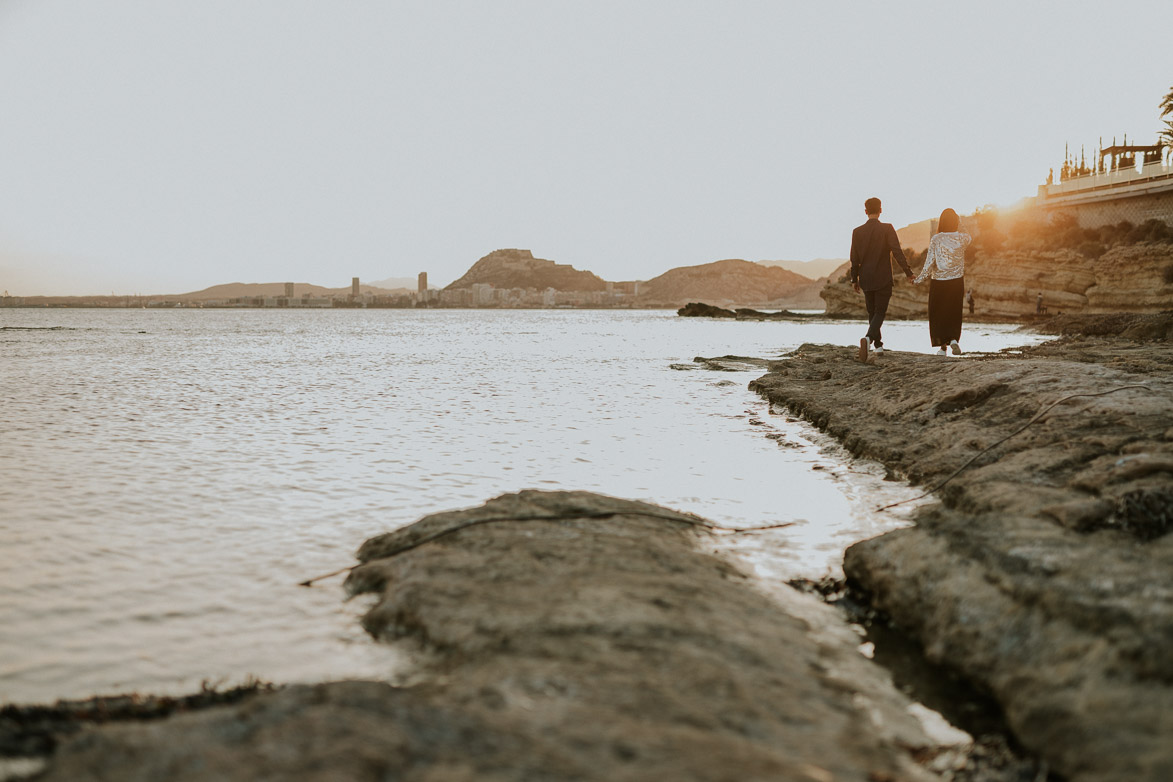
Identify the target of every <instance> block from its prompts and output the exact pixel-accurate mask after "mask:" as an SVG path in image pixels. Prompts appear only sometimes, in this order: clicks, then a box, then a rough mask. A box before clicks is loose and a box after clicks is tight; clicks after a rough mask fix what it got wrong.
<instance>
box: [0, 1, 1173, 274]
mask: <svg viewBox="0 0 1173 782" xmlns="http://www.w3.org/2000/svg"><path fill="white" fill-rule="evenodd" d="M1116 8H1118V9H1120V10H1112V9H1113V7H1112V6H1110V5H1105V4H1104V3H1102V2H1094V3H1093V2H1024V0H1014V1H1012V2H1002V1H1001V0H996V1H994V2H974V3H968V4H964V5H959V4H952V3H941V2H932V3H929V2H915V3H914V2H889V3H878V2H876V3H867V4H864V3H844V2H810V0H805V1H804V2H782V1H781V0H774V1H772V2H737V1H736V0H726V1H725V2H692V1H690V0H671V1H664V2H660V1H656V2H650V1H649V2H640V1H639V0H623V1H622V2H609V1H607V0H590V1H589V2H572V1H570V0H565V1H563V0H535V1H534V2H518V1H516V0H498V1H497V2H471V1H468V2H450V1H445V0H426V2H406V1H392V0H387V1H386V2H376V1H375V0H368V1H366V2H360V1H359V0H320V1H318V2H307V1H298V0H199V2H184V1H182V0H167V1H166V2H159V0H138V1H136V2H131V1H129V0H103V2H94V1H93V0H0V290H8V291H9V292H10V293H12V294H13V295H38V294H108V293H111V292H116V293H119V294H127V293H143V294H154V293H180V292H186V291H193V290H198V289H201V288H204V287H207V286H209V285H214V284H218V283H224V282H283V281H295V282H310V283H315V284H320V285H328V286H343V285H348V284H349V282H350V278H351V277H353V276H358V277H361V278H362V279H364V280H369V281H373V280H378V279H382V278H385V277H393V276H394V277H406V276H414V275H415V274H416V273H417V272H419V271H427V272H428V273H429V278H430V280H431V281H432V282H433V283H439V284H446V283H448V282H450V281H452V280H453V279H455V278H456V277H458V276H460V275H461V274H463V273H464V271H465V270H466V269H467V268H468V267H469V266H471V265H472V264H473V263H474V262H475V261H476V260H477V259H478V258H480V257H481V256H483V255H485V254H487V253H489V252H491V251H492V250H494V249H498V248H505V247H518V248H525V249H530V250H532V251H533V253H534V255H536V256H538V257H540V258H549V259H551V260H556V261H558V262H561V263H570V264H573V265H574V266H576V267H577V268H580V269H583V268H585V269H589V270H591V271H593V272H595V273H596V274H599V275H600V276H602V277H604V278H606V279H609V280H627V279H649V278H651V277H654V276H656V275H658V274H660V273H662V272H664V271H666V270H668V269H670V268H672V267H676V266H687V265H693V264H699V263H707V262H710V261H715V260H719V259H723V258H745V259H748V260H761V259H795V260H808V259H811V258H817V257H844V256H845V255H846V254H847V250H848V245H849V240H850V233H851V229H852V228H853V227H854V226H855V225H857V224H859V223H860V222H862V221H863V201H864V199H865V198H867V197H868V196H872V195H877V196H879V197H880V198H882V199H883V201H884V219H885V220H887V221H889V222H892V223H894V224H896V225H897V226H901V225H905V224H908V223H911V222H916V221H918V220H922V219H925V218H928V217H933V216H936V215H937V214H938V213H940V211H941V210H942V209H943V208H945V207H953V208H955V209H957V210H958V211H962V212H968V211H971V210H973V209H974V208H976V207H978V206H981V205H983V204H988V203H993V204H1010V203H1013V202H1015V201H1017V200H1018V199H1020V198H1022V197H1024V196H1031V195H1034V194H1035V191H1036V189H1037V186H1038V185H1039V184H1041V183H1042V182H1043V181H1044V179H1045V178H1046V175H1047V169H1048V168H1050V167H1055V168H1056V169H1058V167H1059V166H1060V165H1061V164H1062V157H1063V148H1064V144H1065V143H1068V142H1070V143H1071V144H1072V145H1073V147H1074V149H1075V150H1077V151H1078V149H1079V146H1080V145H1081V144H1083V145H1086V146H1087V151H1088V153H1089V155H1090V154H1091V153H1093V152H1094V149H1095V146H1096V144H1097V142H1098V139H1099V137H1100V136H1103V137H1104V140H1105V143H1109V142H1110V140H1111V138H1112V136H1114V135H1115V136H1117V137H1118V139H1119V140H1123V135H1124V134H1125V133H1127V134H1128V136H1129V139H1130V140H1131V139H1133V138H1136V139H1138V140H1140V141H1143V142H1145V143H1152V140H1153V139H1154V138H1155V135H1156V133H1157V131H1158V130H1159V128H1160V122H1159V121H1158V108H1157V106H1158V104H1159V102H1160V100H1161V98H1162V96H1164V95H1165V93H1166V92H1168V91H1169V89H1170V87H1171V86H1173V44H1171V41H1173V3H1171V2H1169V0H1151V1H1146V0H1141V1H1140V2H1133V3H1130V4H1128V5H1127V6H1124V7H1120V6H1117V7H1116Z"/></svg>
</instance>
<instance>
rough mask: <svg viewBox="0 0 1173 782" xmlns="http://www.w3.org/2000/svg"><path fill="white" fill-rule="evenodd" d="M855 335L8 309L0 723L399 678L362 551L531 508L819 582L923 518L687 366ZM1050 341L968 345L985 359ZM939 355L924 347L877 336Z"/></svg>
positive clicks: (570, 316)
mask: <svg viewBox="0 0 1173 782" xmlns="http://www.w3.org/2000/svg"><path fill="white" fill-rule="evenodd" d="M862 331H863V327H862V326H861V325H860V324H859V323H852V322H841V321H840V322H814V323H803V324H794V323H757V322H753V323H750V322H724V321H714V320H700V319H684V318H678V317H676V316H675V315H674V314H673V313H670V312H662V311H657V312H622V311H548V310H536V311H491V310H486V311H478V310H441V311H419V312H417V311H405V310H365V311H364V310H340V311H318V312H313V311H263V310H241V311H229V310H175V311H155V310H116V311H102V310H0V400H2V403H3V417H2V419H0V424H2V426H0V547H2V551H3V554H4V557H3V559H4V563H3V566H2V570H0V702H9V701H11V702H38V701H51V700H54V699H56V698H59V697H81V696H85V695H90V694H94V693H112V692H124V691H130V690H138V691H149V692H182V691H187V690H191V689H194V688H198V687H199V685H200V683H201V682H202V681H211V682H226V683H237V682H240V681H242V680H243V679H245V678H246V677H247V676H250V675H253V676H257V677H260V678H263V679H268V680H273V681H281V682H286V681H314V680H321V679H326V678H345V677H368V676H371V677H377V676H388V675H391V674H393V672H394V669H395V666H396V664H397V660H396V656H395V652H394V651H393V650H391V649H389V648H387V647H386V646H383V645H379V644H376V643H374V642H372V641H371V640H370V639H369V638H368V637H367V636H366V635H365V634H364V633H363V631H362V630H361V628H360V627H359V625H358V621H357V619H358V617H359V616H360V615H361V613H362V612H363V610H365V605H360V604H359V603H358V602H357V601H356V602H352V603H344V602H342V592H341V589H340V588H339V584H340V581H341V579H340V578H336V579H333V580H329V581H326V582H323V584H322V586H319V587H316V588H313V589H306V588H302V587H298V586H296V584H297V582H299V581H302V580H304V579H306V578H308V577H310V576H315V575H319V574H321V573H325V572H328V571H331V570H334V569H337V568H339V567H343V566H347V565H350V564H353V553H354V551H355V549H356V548H357V547H358V545H359V544H360V543H362V541H363V540H365V539H366V538H368V537H370V536H372V535H375V534H378V533H380V532H384V531H386V530H388V529H391V528H394V527H397V526H401V525H403V524H407V523H410V522H411V521H414V520H415V519H417V518H419V517H420V516H422V515H424V514H427V513H432V512H436V511H441V510H449V509H453V508H457V507H463V506H470V505H477V504H480V503H481V502H483V501H485V500H486V499H489V498H490V497H493V496H496V495H498V494H501V493H504V492H509V491H516V490H520V489H524V488H537V489H586V490H593V491H599V492H603V493H605V494H611V495H615V496H619V497H627V498H633V499H641V500H647V501H651V502H656V503H661V504H664V505H668V506H671V507H674V508H678V509H682V510H687V511H693V512H696V513H699V514H701V515H704V516H706V517H708V518H709V519H712V520H714V521H716V522H718V523H720V524H725V525H730V526H746V527H749V526H756V525H763V524H773V523H778V522H783V521H795V522H797V524H796V525H795V526H793V527H791V528H788V529H785V530H781V531H777V532H771V533H759V534H754V535H746V536H739V537H738V539H737V542H736V547H737V548H738V549H740V550H741V551H742V552H743V553H745V554H747V555H748V556H749V558H750V561H751V562H752V563H753V566H754V567H756V568H758V569H759V570H761V571H763V572H768V573H770V574H771V575H773V576H778V575H781V576H796V575H805V576H811V577H818V576H820V575H823V574H824V573H826V572H828V571H831V572H834V571H836V570H837V569H838V567H839V563H840V561H841V557H842V552H843V549H844V548H845V547H846V546H848V545H850V544H851V543H853V542H855V541H856V540H859V539H861V538H866V537H870V536H872V535H874V534H877V533H879V532H881V531H883V530H885V529H889V528H891V527H893V526H897V525H899V524H901V523H902V521H901V518H900V516H899V515H888V514H885V515H883V516H876V515H875V514H873V513H872V512H871V510H872V508H874V507H875V505H876V504H878V503H879V501H880V500H881V499H884V500H889V501H891V499H892V498H901V497H902V496H911V495H912V494H913V493H914V492H911V491H910V490H908V489H907V488H906V487H903V486H901V485H899V484H895V483H892V482H883V481H882V480H881V479H880V477H878V476H882V474H883V471H882V470H879V469H877V468H876V466H875V465H868V464H860V463H854V462H851V461H849V460H848V459H847V458H846V457H845V456H844V455H843V454H842V453H841V452H839V451H838V449H836V448H835V447H834V446H832V445H830V444H829V443H828V442H827V441H826V440H825V438H822V437H821V436H820V435H818V434H817V433H815V432H814V431H813V430H812V429H810V428H809V427H807V426H806V425H804V424H802V423H800V422H796V421H788V420H787V417H786V416H785V415H781V414H777V413H776V412H775V413H772V412H771V411H770V410H769V409H768V406H767V405H766V404H765V403H764V402H763V401H762V400H761V399H759V398H758V397H757V396H756V395H754V394H752V393H750V392H749V391H747V390H746V384H747V383H748V382H749V381H750V380H752V379H753V378H755V377H757V376H758V375H760V374H761V370H758V369H749V370H747V371H746V372H741V373H723V372H709V371H679V370H673V369H672V368H671V365H672V364H681V363H684V364H688V363H691V360H692V358H693V357H694V356H698V355H702V356H719V355H725V354H737V355H744V356H760V357H776V356H778V355H779V354H780V353H782V352H784V351H786V350H789V349H792V348H794V347H797V346H798V345H800V344H802V343H803V342H832V343H838V344H843V345H845V346H848V347H845V349H847V350H850V349H851V348H850V346H851V345H853V344H857V343H858V339H859V337H860V336H861V334H862ZM1034 339H1035V338H1033V337H1031V336H1029V335H1024V334H1020V333H1017V332H1015V331H1014V330H1013V329H1012V327H1000V326H982V327H975V328H972V329H967V332H966V335H965V339H964V341H965V342H966V347H967V348H968V349H970V350H996V349H999V348H1002V347H1006V346H1009V345H1015V344H1023V343H1026V342H1030V341H1034ZM885 342H886V344H887V346H888V347H890V348H893V349H896V350H902V349H905V350H920V351H924V352H928V351H929V347H928V344H927V343H928V332H927V327H926V325H925V324H924V323H893V324H890V325H887V326H885Z"/></svg>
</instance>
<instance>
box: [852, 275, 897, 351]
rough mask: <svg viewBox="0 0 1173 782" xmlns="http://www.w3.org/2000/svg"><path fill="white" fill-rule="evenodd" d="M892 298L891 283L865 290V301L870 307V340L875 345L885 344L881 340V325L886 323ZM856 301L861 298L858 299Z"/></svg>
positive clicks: (881, 345)
mask: <svg viewBox="0 0 1173 782" xmlns="http://www.w3.org/2000/svg"><path fill="white" fill-rule="evenodd" d="M891 298H892V286H891V285H888V286H885V287H883V288H877V289H876V290H874V291H864V292H863V301H864V304H866V305H867V308H868V340H870V341H871V343H872V345H874V346H875V347H883V345H884V343H883V342H882V341H881V340H880V326H883V325H884V316H885V315H887V314H888V301H889V300H890V299H891ZM856 301H859V300H858V299H856ZM856 333H857V334H858V333H859V332H856Z"/></svg>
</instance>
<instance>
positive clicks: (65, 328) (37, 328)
mask: <svg viewBox="0 0 1173 782" xmlns="http://www.w3.org/2000/svg"><path fill="white" fill-rule="evenodd" d="M0 331H92V329H79V328H75V327H73V326H0Z"/></svg>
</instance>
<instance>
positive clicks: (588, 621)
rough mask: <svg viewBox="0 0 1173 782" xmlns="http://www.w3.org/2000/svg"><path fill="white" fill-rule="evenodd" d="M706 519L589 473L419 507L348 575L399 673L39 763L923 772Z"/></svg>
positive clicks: (936, 746)
mask: <svg viewBox="0 0 1173 782" xmlns="http://www.w3.org/2000/svg"><path fill="white" fill-rule="evenodd" d="M714 534H715V533H714V531H713V530H712V528H711V525H709V524H708V522H705V521H704V520H703V519H700V518H698V517H696V516H692V515H688V514H683V513H677V512H674V511H671V510H668V509H666V508H661V507H657V506H654V505H648V504H645V503H638V502H630V501H625V500H619V499H614V498H610V497H605V496H601V495H597V494H590V493H585V492H556V493H548V492H536V491H524V492H521V493H519V494H510V495H504V496H502V497H498V498H497V499H494V500H491V501H490V502H488V503H486V504H485V505H483V506H481V507H479V508H474V509H471V510H463V511H455V512H450V513H440V514H436V515H433V516H429V517H426V518H424V519H422V520H420V521H419V522H417V523H415V524H413V525H410V526H408V527H405V528H402V529H399V530H397V531H394V532H391V533H389V534H386V535H381V536H379V537H376V538H373V539H371V540H369V541H367V542H366V543H365V544H364V545H363V546H362V548H361V549H360V551H359V555H358V558H359V560H360V561H361V563H362V564H361V565H359V566H358V567H356V568H355V569H354V570H353V571H352V572H351V574H350V576H349V577H348V579H347V582H346V588H347V590H348V591H349V592H350V593H351V594H360V593H372V594H374V595H375V596H376V597H377V599H376V602H375V603H374V605H373V607H372V608H371V609H370V610H369V612H368V613H367V614H366V616H365V619H364V625H365V627H366V629H367V630H368V631H369V632H370V633H371V634H372V635H374V636H375V637H376V638H378V639H381V640H383V641H387V642H389V643H394V644H401V645H404V646H406V647H410V648H411V649H413V650H414V651H415V655H416V656H417V657H418V658H419V659H420V660H421V662H420V664H419V669H418V670H416V671H413V672H412V673H411V674H410V676H409V677H408V679H407V680H406V681H407V683H404V684H402V685H400V686H393V685H392V684H389V683H386V682H372V681H349V682H333V683H327V684H320V685H313V686H308V685H302V686H290V687H286V688H284V689H282V690H280V691H278V692H275V693H268V694H262V695H258V696H256V697H255V698H252V699H250V700H248V701H246V702H243V703H240V704H235V705H232V706H225V707H216V708H213V709H209V710H207V711H203V712H199V713H192V714H185V715H182V716H178V717H173V718H171V719H168V720H166V721H161V722H155V723H148V724H134V725H118V726H107V727H103V728H101V729H96V730H91V731H87V732H85V733H83V734H81V735H80V736H78V737H76V738H74V739H72V740H70V741H68V742H66V743H65V744H64V745H63V746H62V747H61V748H60V749H59V750H58V752H57V753H56V754H55V755H54V757H53V758H52V761H51V764H50V766H49V768H48V769H47V771H46V773H45V775H44V776H43V777H41V778H39V779H42V780H54V781H56V780H71V782H79V781H80V782H86V781H88V780H112V779H117V780H120V781H121V782H139V781H141V782H145V781H146V780H160V779H167V780H178V781H182V780H207V779H216V780H250V781H251V780H259V779H298V780H341V779H345V780H392V779H394V780H420V781H421V782H423V781H424V780H428V781H429V782H435V781H437V780H468V781H469V782H471V781H472V780H478V781H480V780H653V779H656V780H659V779H662V780H737V782H748V781H750V780H804V781H806V782H832V781H833V780H834V781H836V782H844V781H851V782H885V781H888V782H894V781H895V780H908V781H910V782H916V781H917V780H928V779H936V778H937V777H936V776H935V775H932V774H931V773H930V772H929V771H927V770H926V769H925V767H923V766H922V765H918V763H931V762H933V761H934V760H937V759H939V758H940V757H941V756H942V753H943V752H947V751H950V750H948V749H946V748H943V747H942V742H941V740H940V738H939V734H938V733H937V732H936V731H934V730H933V729H932V725H931V721H930V722H927V723H926V722H925V721H923V719H921V718H919V717H918V716H917V714H918V713H919V712H918V710H917V707H915V706H913V705H912V704H910V702H909V701H908V700H907V699H906V698H905V696H903V695H902V694H900V693H899V692H897V691H896V689H895V688H894V687H893V686H892V684H891V681H890V679H889V678H888V675H887V673H886V672H884V671H883V670H882V669H880V668H879V667H878V666H876V665H875V664H874V663H872V662H871V661H870V660H867V659H866V658H865V657H863V656H862V655H861V654H859V652H858V649H857V647H858V645H859V643H860V641H859V638H858V636H856V635H855V634H854V633H853V632H852V631H851V630H850V629H849V628H848V627H847V626H846V625H845V624H844V623H842V621H841V620H838V619H837V617H835V616H834V612H833V610H832V609H831V608H829V607H827V606H824V605H822V604H820V603H818V602H817V601H816V600H814V599H813V598H811V597H809V596H806V595H802V594H799V593H798V592H797V591H795V590H791V589H789V588H788V587H785V586H784V585H783V586H781V587H769V588H767V587H764V586H762V585H761V584H760V583H759V582H756V581H753V580H751V579H750V578H748V577H747V576H745V575H743V574H742V573H741V572H739V570H738V569H736V567H735V566H734V565H732V564H730V562H729V561H727V560H726V559H723V558H722V557H720V556H717V555H715V554H713V553H709V549H711V548H712V546H713V544H714V538H713V537H712V536H713V535H714ZM824 616H825V617H827V618H831V619H833V620H834V621H828V622H823V621H822V619H821V618H822V617H824ZM812 617H814V619H812ZM926 725H928V726H929V727H928V728H926ZM954 733H956V731H954ZM928 734H933V736H935V737H937V738H936V739H934V738H931V737H930V735H928ZM962 736H963V738H964V735H963V734H962Z"/></svg>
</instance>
